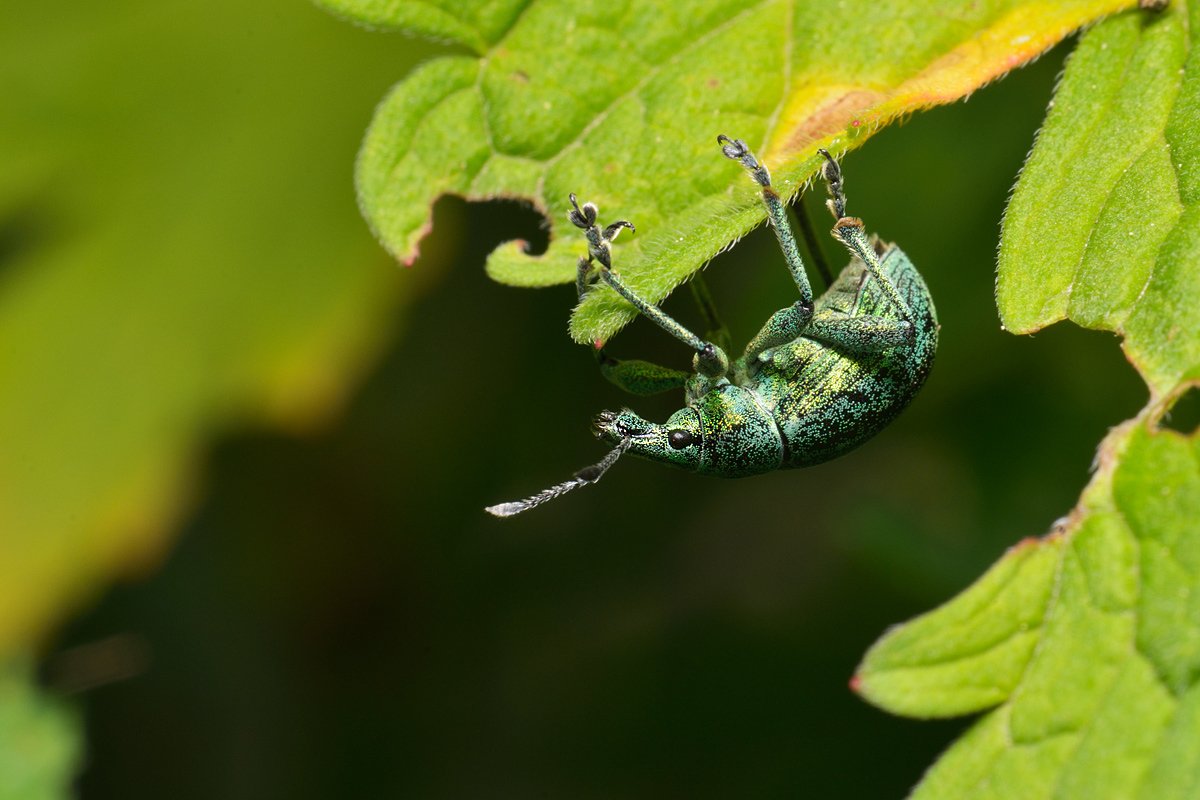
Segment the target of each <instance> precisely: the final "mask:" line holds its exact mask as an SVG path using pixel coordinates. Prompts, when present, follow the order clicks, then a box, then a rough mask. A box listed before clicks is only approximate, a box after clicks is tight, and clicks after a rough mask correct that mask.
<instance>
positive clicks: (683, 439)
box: [667, 430, 695, 450]
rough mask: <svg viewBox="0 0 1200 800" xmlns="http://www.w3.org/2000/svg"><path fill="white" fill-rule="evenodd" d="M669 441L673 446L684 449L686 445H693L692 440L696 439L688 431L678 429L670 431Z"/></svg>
mask: <svg viewBox="0 0 1200 800" xmlns="http://www.w3.org/2000/svg"><path fill="white" fill-rule="evenodd" d="M667 441H668V442H669V443H670V444H671V447H674V448H675V449H676V450H682V449H683V448H685V447H689V446H691V444H692V442H694V441H695V437H694V436H692V434H691V433H690V432H688V431H683V430H678V431H671V432H670V433H668V434H667Z"/></svg>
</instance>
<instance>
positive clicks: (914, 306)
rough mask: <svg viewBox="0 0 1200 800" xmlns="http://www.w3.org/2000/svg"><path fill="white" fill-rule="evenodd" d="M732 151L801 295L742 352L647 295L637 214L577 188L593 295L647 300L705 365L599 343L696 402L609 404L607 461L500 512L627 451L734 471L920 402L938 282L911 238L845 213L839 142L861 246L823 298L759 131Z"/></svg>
mask: <svg viewBox="0 0 1200 800" xmlns="http://www.w3.org/2000/svg"><path fill="white" fill-rule="evenodd" d="M717 143H718V144H719V145H720V146H721V150H722V152H723V153H724V154H725V156H726V157H728V158H730V159H732V160H734V161H737V162H739V163H741V164H742V166H743V167H745V168H746V170H747V171H749V173H750V175H751V177H752V178H753V179H754V181H755V182H756V183H757V184H758V185H759V186H760V187H761V189H762V199H763V202H764V204H765V205H766V208H767V219H768V220H769V221H770V224H771V227H772V228H774V230H775V235H776V237H777V238H778V240H779V245H780V248H781V249H782V250H783V255H784V258H785V260H786V262H787V267H788V270H789V271H790V272H791V275H792V279H793V280H794V281H795V283H796V288H797V290H798V291H799V295H800V297H799V299H797V300H796V301H795V302H794V303H792V304H791V305H790V306H788V307H787V308H784V309H781V310H779V311H777V312H775V313H774V314H773V315H771V317H770V318H769V319H768V320H767V322H766V324H765V325H763V327H762V329H761V330H760V331H759V332H758V334H757V335H756V336H755V337H754V338H753V339H752V340H751V341H750V344H749V345H747V346H746V351H745V353H744V354H743V355H742V357H741V358H739V359H737V360H736V361H734V362H733V363H732V364H731V363H730V361H729V358H728V357H727V356H726V355H725V351H724V350H723V349H722V348H721V347H719V346H718V345H717V344H716V343H715V342H714V341H713V340H719V339H721V338H723V337H722V336H721V335H719V333H717V334H710V336H709V340H707V341H706V340H704V339H701V338H700V337H698V336H696V335H695V334H694V333H692V332H691V331H690V330H688V329H687V328H685V327H684V326H683V325H680V324H679V323H678V322H676V321H675V320H674V319H672V318H671V317H670V316H668V315H667V314H665V313H664V312H663V311H662V310H661V309H659V308H658V307H657V306H655V305H653V304H651V303H648V302H646V301H645V300H644V299H642V298H641V297H639V296H638V295H637V294H636V293H635V292H633V291H632V290H630V289H629V287H628V286H626V285H625V284H624V282H622V280H621V279H620V278H619V277H618V276H617V274H616V273H615V272H613V269H612V249H611V247H610V245H611V242H612V241H613V240H614V239H615V238H616V236H617V234H618V233H620V232H621V230H623V229H625V228H628V229H630V230H631V231H632V230H633V225H632V224H630V223H629V222H627V221H625V220H619V221H617V222H614V223H612V224H611V225H609V226H607V227H605V228H603V229H601V228H600V227H599V226H598V225H597V224H596V216H597V209H596V206H595V205H593V204H592V203H585V204H584V205H583V206H582V207H581V206H580V205H579V203H578V201H577V200H576V198H575V195H571V197H570V200H571V206H572V208H571V211H570V212H569V214H568V217H569V219H570V220H571V222H572V223H573V224H574V225H575V226H576V227H578V228H580V229H581V230H582V231H583V232H584V235H585V236H586V238H587V244H588V254H587V255H586V256H584V257H581V258H580V259H579V266H578V272H577V277H576V289H577V292H578V294H579V297H580V299H581V300H582V299H583V297H584V296H585V295H586V294H587V292H588V291H589V290H590V289H591V287H592V286H593V285H595V283H596V282H597V281H603V282H604V283H606V284H608V285H609V286H610V287H612V288H613V289H614V290H615V291H616V292H617V294H619V295H620V296H621V297H623V298H625V299H626V300H627V301H629V302H630V303H631V304H633V306H634V307H636V308H637V310H638V311H639V312H641V313H642V314H643V315H645V316H646V317H648V318H649V319H650V320H651V321H652V322H654V323H655V324H657V325H658V326H659V327H661V328H662V329H663V330H665V331H666V332H667V333H669V334H671V335H672V336H674V337H675V338H676V339H678V340H679V341H681V342H683V343H684V344H685V345H687V346H688V347H689V348H691V349H692V351H693V352H694V353H695V355H694V357H693V359H692V368H693V372H691V373H688V372H683V371H681V370H674V369H669V368H667V367H661V366H658V365H656V364H651V363H649V362H646V361H632V360H617V359H615V358H612V357H610V356H609V355H608V354H607V353H606V352H605V351H604V350H603V348H598V349H597V351H596V353H597V360H598V361H599V362H600V369H601V371H602V373H603V374H604V376H605V377H606V378H608V379H609V380H610V381H612V382H613V383H615V384H616V385H617V386H620V387H621V388H623V389H625V390H627V391H629V392H631V393H633V394H640V395H648V394H655V393H657V392H660V391H664V390H667V389H671V388H683V389H684V397H685V403H686V404H685V406H684V407H683V408H682V409H680V410H679V411H676V412H675V413H674V414H672V415H671V416H670V418H669V419H668V420H667V421H666V422H665V423H662V424H658V423H653V422H647V421H646V420H644V419H642V418H641V417H639V416H638V415H637V414H635V413H634V412H633V411H630V410H629V409H624V410H622V411H604V412H601V413H600V414H599V415H598V416H597V417H596V419H595V422H594V426H593V427H594V432H595V434H596V436H597V437H598V438H600V439H602V440H605V441H607V442H609V443H610V444H615V445H616V446H615V447H614V448H613V450H612V451H611V452H609V454H608V455H607V456H605V458H604V459H603V460H602V461H600V462H599V463H598V464H594V465H592V466H590V467H586V468H584V469H582V470H580V471H579V472H577V473H576V474H575V475H574V477H572V478H571V479H570V480H568V481H565V482H563V483H560V484H557V485H555V486H552V487H550V488H549V489H546V490H544V491H542V492H540V493H539V494H536V495H534V496H532V497H529V498H527V499H525V500H516V501H513V502H509V503H500V504H499V505H494V506H491V507H489V508H488V509H487V511H488V512H489V513H491V514H494V515H496V516H499V517H508V516H512V515H513V514H519V513H521V512H522V511H527V510H528V509H531V508H533V507H535V506H538V505H541V504H542V503H545V502H546V501H548V500H553V499H554V498H556V497H559V496H561V495H563V494H565V493H567V492H569V491H571V490H572V489H575V488H577V487H579V486H585V485H587V484H589V483H595V482H596V481H598V480H600V478H601V476H602V475H604V473H605V472H606V471H607V470H608V468H609V467H611V466H612V465H613V464H614V463H615V462H616V460H617V459H618V458H619V457H620V456H621V455H622V454H623V453H625V452H626V451H629V452H632V453H634V454H635V455H639V456H642V457H643V458H648V459H651V460H653V461H661V462H663V463H665V464H673V465H675V466H677V467H682V468H684V469H689V470H692V471H694V472H699V473H701V474H703V475H715V476H720V477H725V478H740V477H744V476H748V475H757V474H760V473H763V472H770V471H771V470H776V469H784V468H791V467H807V466H812V465H813V464H819V463H821V462H823V461H828V460H830V459H832V458H836V457H837V456H840V455H842V454H843V453H846V452H847V451H849V450H852V449H854V448H855V447H858V446H859V445H860V444H862V443H863V442H865V441H866V440H867V439H870V438H871V437H872V436H874V435H875V434H876V433H878V432H879V431H880V430H882V429H883V428H884V427H885V426H886V425H887V424H888V423H890V422H891V421H892V420H893V419H895V418H896V416H897V415H898V414H899V413H900V412H901V411H902V410H903V409H904V407H905V406H907V405H908V403H909V401H910V400H912V398H913V397H914V396H915V395H916V393H917V391H918V390H919V389H920V388H921V385H922V384H924V383H925V378H926V377H927V376H928V375H929V370H930V368H931V367H932V365H933V357H934V352H935V350H936V349H937V338H938V322H937V314H936V312H935V311H934V307H933V299H932V298H931V297H930V295H929V289H928V288H927V287H926V286H925V281H924V280H923V279H922V278H921V275H920V273H919V272H917V269H916V267H914V266H913V263H912V262H911V261H910V260H909V259H908V256H906V255H905V254H904V252H903V251H902V250H900V248H899V247H896V246H895V245H894V244H887V243H885V242H883V241H882V240H880V239H878V238H877V237H875V236H868V235H867V233H866V232H865V230H864V226H863V222H862V220H860V219H857V218H856V217H848V216H846V195H845V192H844V190H843V186H842V172H841V168H840V167H839V166H838V163H837V161H835V160H834V158H833V156H831V155H830V154H829V152H828V151H826V150H821V151H820V153H821V155H822V156H824V158H825V163H824V165H823V166H822V169H821V174H822V176H823V177H824V179H825V181H826V183H827V185H828V189H829V195H830V199H829V200H828V201H827V205H828V207H829V210H830V212H831V213H832V214H833V216H834V218H835V219H836V220H837V222H836V223H835V224H834V226H833V237H834V238H835V239H837V240H838V241H839V242H841V243H842V244H843V245H844V246H845V247H846V249H847V250H849V251H850V256H851V260H850V263H849V264H848V265H847V266H846V267H845V268H844V269H843V270H842V272H841V274H840V275H839V276H838V277H837V279H836V280H834V281H833V282H832V283H831V284H830V285H829V288H828V289H827V290H826V291H825V293H824V294H822V295H821V296H820V297H819V298H815V299H814V297H813V292H812V287H811V286H810V285H809V282H808V276H807V274H806V272H805V268H804V262H803V260H802V259H801V257H800V251H799V248H798V247H797V246H796V239H795V237H794V236H793V234H792V229H791V225H790V223H789V221H788V218H787V208H786V206H785V205H784V203H783V201H782V200H781V199H780V197H779V195H778V194H776V193H775V190H774V189H773V188H772V186H771V176H770V173H768V171H767V168H766V167H765V166H763V165H762V164H761V163H760V162H759V161H758V159H756V158H755V157H754V155H753V153H751V152H750V150H749V148H747V146H746V143H745V142H743V141H741V140H738V139H730V138H729V137H727V136H718V137H717ZM697 296H698V298H700V299H701V303H700V305H701V311H702V313H703V315H704V317H705V320H706V321H707V322H708V323H709V324H710V325H711V326H712V327H713V328H714V331H718V332H719V323H717V322H716V318H715V314H713V313H712V311H711V303H709V302H708V301H707V293H706V292H698V295H697Z"/></svg>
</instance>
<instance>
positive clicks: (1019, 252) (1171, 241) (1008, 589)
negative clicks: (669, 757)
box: [855, 2, 1200, 800]
mask: <svg viewBox="0 0 1200 800" xmlns="http://www.w3.org/2000/svg"><path fill="white" fill-rule="evenodd" d="M1197 24H1200V4H1190V5H1189V4H1187V3H1184V2H1174V3H1173V4H1172V9H1171V10H1170V11H1169V12H1166V13H1165V14H1162V15H1132V14H1131V15H1126V16H1122V17H1118V18H1114V19H1112V20H1109V21H1106V22H1104V23H1102V24H1101V25H1099V26H1098V27H1096V28H1095V29H1094V30H1092V31H1091V32H1089V33H1088V34H1087V35H1086V36H1085V37H1084V39H1083V41H1082V43H1081V45H1080V47H1079V49H1078V51H1077V52H1076V54H1075V55H1074V56H1073V57H1072V59H1071V61H1070V64H1069V66H1068V69H1067V72H1066V76H1065V78H1064V80H1063V82H1062V84H1061V86H1060V87H1059V90H1058V92H1057V94H1056V97H1055V102H1054V106H1053V108H1052V110H1051V112H1050V116H1049V119H1048V120H1047V123H1046V126H1045V128H1044V130H1043V131H1042V133H1041V135H1040V136H1039V139H1038V142H1037V146H1036V147H1035V149H1034V151H1033V154H1032V155H1031V156H1030V159H1029V162H1028V164H1027V165H1026V168H1025V171H1024V173H1023V174H1022V176H1021V180H1020V183H1019V184H1018V187H1017V190H1016V192H1015V193H1014V195H1013V198H1012V202H1011V204H1010V206H1009V209H1008V215H1007V218H1006V220H1005V226H1004V241H1003V244H1002V247H1001V252H1000V279H999V287H998V295H999V305H1000V310H1001V314H1002V316H1003V318H1004V321H1005V323H1006V325H1007V326H1008V327H1009V328H1010V329H1011V330H1014V331H1018V332H1030V331H1035V330H1038V329H1040V328H1042V327H1044V326H1045V325H1048V324H1050V323H1052V322H1055V321H1057V320H1060V319H1064V318H1069V319H1071V320H1074V321H1076V322H1078V323H1079V324H1081V325H1085V326H1088V327H1094V328H1101V329H1106V330H1112V331H1115V332H1118V333H1121V334H1123V336H1124V348H1125V351H1126V353H1127V355H1128V356H1129V358H1130V360H1131V361H1132V362H1133V364H1134V365H1135V366H1136V367H1137V368H1138V369H1139V371H1140V372H1141V374H1142V375H1143V377H1144V378H1145V379H1146V382H1147V383H1148V385H1149V388H1150V391H1151V398H1150V402H1149V404H1148V405H1147V407H1146V409H1145V410H1144V411H1143V412H1142V413H1141V414H1140V415H1139V416H1138V418H1136V419H1134V420H1131V421H1129V422H1127V423H1125V424H1124V425H1122V426H1120V427H1118V428H1116V429H1115V430H1114V431H1113V432H1112V433H1111V434H1110V435H1109V437H1108V438H1107V439H1106V440H1105V442H1104V443H1103V444H1102V445H1101V448H1100V454H1099V457H1098V468H1097V472H1096V474H1095V476H1094V478H1093V480H1092V482H1091V484H1090V485H1089V486H1088V488H1087V489H1086V490H1085V492H1084V493H1083V497H1082V498H1081V500H1080V502H1079V504H1078V506H1077V507H1076V508H1075V509H1074V510H1073V511H1072V512H1071V513H1070V515H1069V516H1068V517H1067V518H1065V519H1063V520H1060V521H1059V522H1058V523H1055V526H1054V528H1053V530H1052V532H1051V533H1050V534H1049V535H1047V536H1046V537H1045V538H1043V539H1040V540H1038V539H1029V540H1026V541H1025V542H1022V543H1021V544H1019V545H1017V546H1016V547H1014V548H1013V549H1012V550H1010V551H1009V552H1008V553H1007V554H1006V555H1005V556H1004V557H1003V558H1002V559H1001V560H1000V562H999V563H997V564H996V565H995V566H994V567H993V568H992V569H991V570H990V571H989V572H988V573H987V574H986V575H985V576H984V577H983V578H981V579H980V580H979V581H978V582H977V583H976V584H975V585H974V586H972V587H970V588H969V589H967V590H966V591H965V592H964V593H963V594H961V595H960V596H959V597H957V598H955V599H954V600H952V601H950V602H949V603H947V604H946V605H945V606H943V607H941V608H939V609H937V610H935V611H933V612H930V613H929V614H927V615H925V616H923V617H920V618H918V619H916V620H913V621H912V622H909V623H907V624H905V625H902V626H900V627H899V628H897V629H894V630H893V631H891V632H890V633H888V634H887V635H886V636H884V638H883V639H882V640H881V641H880V642H879V643H878V644H876V645H875V647H874V648H872V650H871V651H870V652H869V653H868V654H867V656H866V659H865V660H864V662H863V664H862V666H861V668H860V671H859V674H858V675H857V676H856V678H855V686H856V687H857V688H858V690H859V691H861V692H862V694H863V695H864V696H865V697H866V698H867V699H868V700H870V701H871V702H873V703H876V704H877V705H880V706H882V707H883V708H886V709H889V710H891V711H894V712H896V713H900V714H906V715H910V716H918V717H941V716H954V715H959V714H964V713H969V712H975V711H985V710H989V709H990V710H989V711H988V713H987V714H986V715H985V716H983V718H982V719H980V720H979V721H978V722H977V723H976V724H975V725H974V727H973V728H971V730H970V731H969V732H968V733H967V734H966V735H965V736H964V737H963V738H962V739H960V740H959V741H958V742H957V743H955V744H954V745H953V746H952V747H951V749H950V750H949V751H948V752H947V753H946V754H945V755H944V756H943V757H942V758H941V759H940V760H939V761H938V762H937V763H936V764H935V765H934V767H933V768H932V769H931V770H930V772H929V773H928V774H927V775H926V777H925V779H924V780H923V781H922V783H921V784H920V786H919V787H918V788H917V790H916V792H915V796H916V797H920V798H956V797H972V798H1003V797H1055V798H1122V799H1124V798H1142V799H1144V800H1163V799H1168V798H1181V799H1182V798H1191V797H1196V796H1198V795H1200V689H1198V687H1200V681H1198V680H1197V678H1198V677H1200V432H1192V433H1191V434H1190V435H1187V434H1184V433H1179V432H1176V431H1173V430H1168V429H1165V428H1164V429H1161V430H1160V429H1159V423H1160V422H1161V420H1162V418H1163V416H1164V415H1165V414H1167V413H1169V409H1170V407H1171V405H1172V404H1173V403H1174V402H1175V401H1176V400H1177V399H1178V398H1179V397H1180V396H1181V394H1182V393H1183V392H1185V391H1187V390H1188V389H1189V387H1193V386H1194V385H1195V384H1196V382H1197V378H1198V377H1200V256H1198V255H1197V253H1198V252H1200V251H1198V250H1197V245H1200V224H1198V222H1197V220H1198V217H1197V209H1198V208H1200V206H1198V205H1197V199H1198V198H1200V137H1198V136H1197V135H1196V130H1197V124H1198V123H1200V64H1198V63H1197V61H1196V58H1195V55H1194V52H1195V51H1194V50H1192V48H1191V40H1190V36H1189V30H1196V26H1197Z"/></svg>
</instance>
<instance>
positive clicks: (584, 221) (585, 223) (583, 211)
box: [567, 192, 597, 230]
mask: <svg viewBox="0 0 1200 800" xmlns="http://www.w3.org/2000/svg"><path fill="white" fill-rule="evenodd" d="M568 199H569V200H570V201H571V210H570V211H568V212H567V218H568V219H570V220H571V222H572V223H573V224H574V225H575V227H576V228H580V229H582V230H587V229H588V228H590V227H592V226H593V225H595V224H596V213H597V208H596V205H595V204H594V203H584V204H583V207H582V208H580V207H579V200H578V198H576V197H575V193H574V192H572V193H571V194H570V195H569V196H568Z"/></svg>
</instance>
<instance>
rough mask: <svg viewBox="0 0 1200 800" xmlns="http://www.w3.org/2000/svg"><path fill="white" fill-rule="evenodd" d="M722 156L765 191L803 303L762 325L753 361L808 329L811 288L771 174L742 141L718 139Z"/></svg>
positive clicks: (749, 354) (751, 349) (750, 354)
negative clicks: (735, 162)
mask: <svg viewBox="0 0 1200 800" xmlns="http://www.w3.org/2000/svg"><path fill="white" fill-rule="evenodd" d="M717 143H718V144H720V145H721V152H722V153H724V154H725V157H726V158H731V159H733V160H734V161H737V162H738V163H740V164H741V165H742V166H743V167H745V168H746V169H747V170H749V171H750V177H752V178H753V179H754V181H755V182H756V183H757V184H758V185H759V186H761V187H762V198H763V204H764V205H766V207H767V219H769V220H770V221H771V227H772V228H774V229H775V238H776V239H778V240H779V248H780V249H781V250H783V258H784V260H785V261H786V262H787V267H788V271H789V272H791V273H792V280H793V281H795V283H796V289H797V290H799V292H800V299H799V300H797V301H796V302H795V303H792V305H791V306H790V307H788V308H784V309H781V310H779V311H776V312H775V313H774V314H772V315H771V318H770V319H768V320H767V323H766V324H765V325H763V327H762V330H760V331H759V332H758V335H757V336H755V337H754V338H753V339H752V340H751V341H750V344H749V345H747V346H746V354H745V359H746V360H747V361H753V360H754V359H755V358H757V357H758V355H759V354H760V353H762V352H763V351H764V350H767V349H769V348H771V347H777V346H779V345H781V344H784V343H786V342H790V341H792V340H793V339H795V338H796V337H797V336H799V335H800V334H802V333H804V331H805V330H806V329H807V328H808V325H809V322H810V321H811V320H812V315H813V294H812V286H811V285H810V284H809V282H808V274H807V273H806V272H805V271H804V260H803V259H802V258H801V257H800V248H799V247H798V246H797V245H796V237H795V236H793V235H792V227H791V223H790V222H789V221H788V216H787V206H785V205H784V204H783V201H782V200H780V199H779V195H777V194H776V193H775V190H774V189H773V188H771V174H770V173H769V172H767V168H766V167H765V166H763V165H762V164H761V163H759V161H758V159H757V158H755V157H754V154H753V153H751V152H750V150H749V148H748V147H747V146H746V143H745V142H743V141H742V140H741V139H730V138H729V137H728V136H725V135H721V136H718V137H717Z"/></svg>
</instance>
